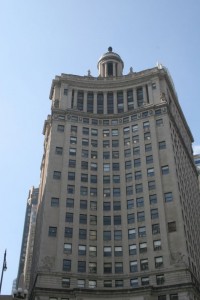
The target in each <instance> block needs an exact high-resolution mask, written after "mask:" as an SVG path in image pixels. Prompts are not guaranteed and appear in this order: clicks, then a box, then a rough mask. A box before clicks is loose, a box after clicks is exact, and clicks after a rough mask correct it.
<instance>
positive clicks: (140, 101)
mask: <svg viewBox="0 0 200 300" xmlns="http://www.w3.org/2000/svg"><path fill="white" fill-rule="evenodd" d="M136 93H137V105H138V107H140V106H142V105H143V89H142V87H140V88H137V90H136Z"/></svg>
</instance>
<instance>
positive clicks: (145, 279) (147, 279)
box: [141, 277, 149, 285]
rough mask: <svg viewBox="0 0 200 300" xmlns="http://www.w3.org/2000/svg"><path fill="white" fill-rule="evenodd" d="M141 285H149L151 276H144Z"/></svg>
mask: <svg viewBox="0 0 200 300" xmlns="http://www.w3.org/2000/svg"><path fill="white" fill-rule="evenodd" d="M141 285H149V277H142V278H141Z"/></svg>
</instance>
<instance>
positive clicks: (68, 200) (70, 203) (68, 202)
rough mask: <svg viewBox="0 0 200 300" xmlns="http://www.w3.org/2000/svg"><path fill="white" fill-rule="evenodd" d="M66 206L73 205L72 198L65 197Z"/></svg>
mask: <svg viewBox="0 0 200 300" xmlns="http://www.w3.org/2000/svg"><path fill="white" fill-rule="evenodd" d="M66 207H74V199H72V198H67V199H66Z"/></svg>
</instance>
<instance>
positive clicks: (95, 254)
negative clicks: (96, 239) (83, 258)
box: [89, 246, 97, 257]
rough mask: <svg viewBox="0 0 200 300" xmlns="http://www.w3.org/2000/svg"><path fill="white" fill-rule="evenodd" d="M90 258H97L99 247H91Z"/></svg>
mask: <svg viewBox="0 0 200 300" xmlns="http://www.w3.org/2000/svg"><path fill="white" fill-rule="evenodd" d="M89 256H90V257H96V256H97V247H96V246H89Z"/></svg>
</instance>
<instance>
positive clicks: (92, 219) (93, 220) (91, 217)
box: [90, 215, 97, 225]
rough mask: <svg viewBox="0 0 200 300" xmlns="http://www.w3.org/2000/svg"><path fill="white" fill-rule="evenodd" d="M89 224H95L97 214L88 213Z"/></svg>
mask: <svg viewBox="0 0 200 300" xmlns="http://www.w3.org/2000/svg"><path fill="white" fill-rule="evenodd" d="M90 225H97V216H94V215H90Z"/></svg>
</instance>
